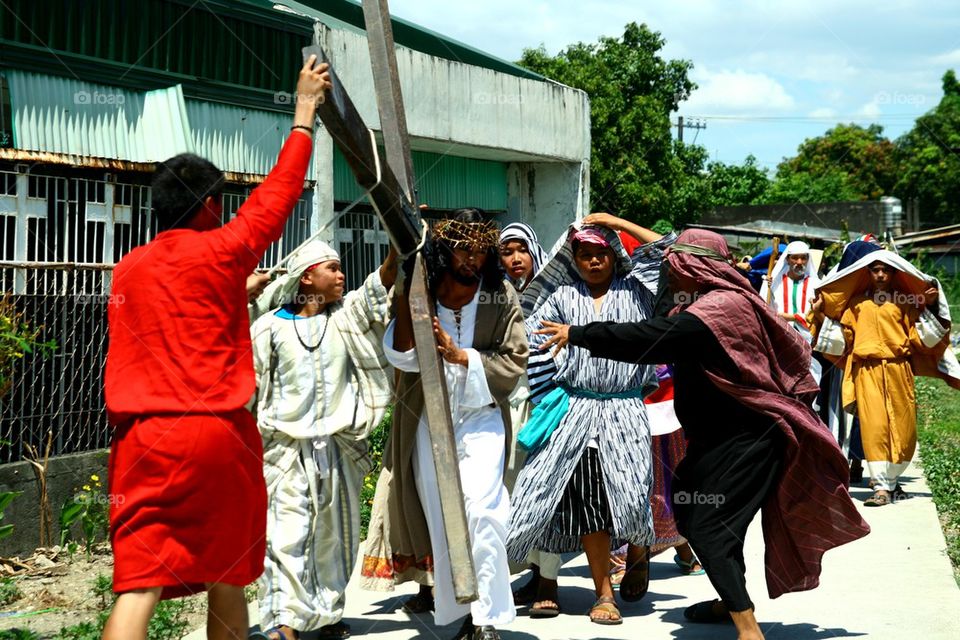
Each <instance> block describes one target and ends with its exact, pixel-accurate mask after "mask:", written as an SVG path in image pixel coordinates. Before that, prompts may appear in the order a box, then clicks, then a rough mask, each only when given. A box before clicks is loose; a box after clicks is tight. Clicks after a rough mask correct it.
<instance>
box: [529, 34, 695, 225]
mask: <svg viewBox="0 0 960 640" xmlns="http://www.w3.org/2000/svg"><path fill="white" fill-rule="evenodd" d="M664 43H665V41H664V40H663V38H662V37H661V36H660V34H659V33H658V32H655V31H651V30H650V29H649V28H648V27H647V26H646V25H638V24H636V23H633V22H631V23H630V24H628V25H627V26H626V27H625V29H624V33H623V36H622V37H620V38H610V37H603V38H600V41H599V43H596V44H585V43H582V42H581V43H577V44H574V45H570V46H568V47H567V48H566V49H564V50H563V51H561V52H560V53H559V54H557V55H556V56H551V55H549V54H548V53H547V51H546V50H545V49H544V48H543V47H542V46H541V47H540V48H537V49H526V50H524V52H523V56H522V58H521V59H520V61H519V64H521V65H523V66H524V67H526V68H528V69H531V70H532V71H535V72H537V73H540V74H542V75H544V76H546V77H548V78H551V79H553V80H556V81H557V82H560V83H563V84H565V85H568V86H571V87H575V88H577V89H582V90H583V91H585V92H586V93H587V95H588V96H589V98H590V134H591V139H592V153H591V161H590V184H591V201H592V206H593V208H594V209H595V210H606V211H611V212H615V213H618V214H620V215H625V216H627V217H629V218H632V219H635V220H638V221H640V222H644V223H647V224H652V223H653V221H655V220H657V219H669V220H670V221H672V222H674V223H678V222H682V221H684V220H685V219H689V218H690V217H692V216H693V215H695V213H693V212H692V211H691V210H690V207H694V208H697V207H702V206H703V203H702V202H698V201H697V200H696V198H697V197H698V191H697V190H696V188H688V187H690V186H691V185H688V184H686V183H687V180H686V178H687V177H688V175H689V174H687V173H685V171H686V170H689V169H690V167H692V166H696V158H690V157H689V156H690V154H694V155H696V154H697V153H698V152H696V151H692V150H690V149H688V148H685V147H683V146H680V147H678V148H677V149H675V145H674V143H673V140H672V138H671V135H670V113H671V112H673V111H676V109H677V106H678V105H679V104H680V103H681V102H682V101H683V100H686V99H687V98H688V97H689V95H690V92H691V91H692V90H693V89H694V88H695V85H694V83H693V82H692V81H691V80H690V79H689V78H688V73H689V71H690V69H691V66H692V65H691V63H690V62H689V61H686V60H666V59H664V58H663V57H662V56H661V50H662V49H663V46H664ZM701 166H702V163H701Z"/></svg>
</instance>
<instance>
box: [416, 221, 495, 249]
mask: <svg viewBox="0 0 960 640" xmlns="http://www.w3.org/2000/svg"><path fill="white" fill-rule="evenodd" d="M433 237H434V238H436V239H437V240H440V241H442V242H443V243H445V244H446V245H447V246H449V247H450V248H451V249H473V248H477V249H491V248H493V247H499V246H500V230H499V229H497V225H496V224H495V223H494V222H461V221H460V220H450V219H447V220H441V221H440V222H438V223H437V225H436V226H435V227H434V228H433Z"/></svg>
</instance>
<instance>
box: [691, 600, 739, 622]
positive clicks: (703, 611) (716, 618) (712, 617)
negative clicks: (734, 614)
mask: <svg viewBox="0 0 960 640" xmlns="http://www.w3.org/2000/svg"><path fill="white" fill-rule="evenodd" d="M718 602H720V600H705V601H704V602H698V603H697V604H694V605H690V606H689V607H687V608H686V609H684V611H683V617H684V618H686V619H687V620H689V621H690V622H697V623H702V624H717V623H719V622H733V618H731V617H730V613H729V612H728V611H725V612H724V613H723V614H722V615H721V614H719V613H717V612H716V610H714V608H713V607H714V605H715V604H717V603H718Z"/></svg>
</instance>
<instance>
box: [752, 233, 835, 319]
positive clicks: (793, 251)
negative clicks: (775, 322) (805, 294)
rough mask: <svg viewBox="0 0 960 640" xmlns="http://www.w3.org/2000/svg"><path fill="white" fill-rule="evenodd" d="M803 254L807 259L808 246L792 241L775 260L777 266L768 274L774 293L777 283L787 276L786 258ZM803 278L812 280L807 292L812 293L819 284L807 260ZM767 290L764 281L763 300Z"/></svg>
mask: <svg viewBox="0 0 960 640" xmlns="http://www.w3.org/2000/svg"><path fill="white" fill-rule="evenodd" d="M803 254H807V256H808V257H809V256H810V245H808V244H807V243H806V242H802V241H800V240H794V241H793V242H791V243H790V244H788V245H787V248H786V249H784V250H783V253H781V254H780V257H779V258H778V259H777V264H776V265H775V266H774V267H773V272H772V273H771V274H770V282H772V283H773V287H774V293H776V288H777V283H779V282H781V281H782V280H783V276H785V275H787V272H788V271H789V270H790V265H788V264H787V256H799V255H803ZM804 277H805V278H812V279H811V280H810V283H809V285H808V290H809V291H810V292H811V293H812V292H813V290H814V289H815V288H816V287H817V286H818V285H819V284H820V279H819V278H818V277H817V274H816V273H815V272H814V270H813V260H809V259H808V260H807V270H806V272H805V274H804ZM767 288H768V285H767V281H766V280H764V281H763V284H762V285H761V286H760V297H761V298H763V299H764V300H766V298H767ZM778 310H779V309H778Z"/></svg>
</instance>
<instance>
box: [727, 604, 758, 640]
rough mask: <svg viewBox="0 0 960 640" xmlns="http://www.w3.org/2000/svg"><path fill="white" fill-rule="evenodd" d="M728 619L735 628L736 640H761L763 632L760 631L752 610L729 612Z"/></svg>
mask: <svg viewBox="0 0 960 640" xmlns="http://www.w3.org/2000/svg"><path fill="white" fill-rule="evenodd" d="M730 617H731V618H733V624H734V625H736V627H737V640H763V632H762V631H760V625H758V624H757V619H756V618H755V617H754V615H753V610H752V609H747V610H746V611H731V612H730Z"/></svg>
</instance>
